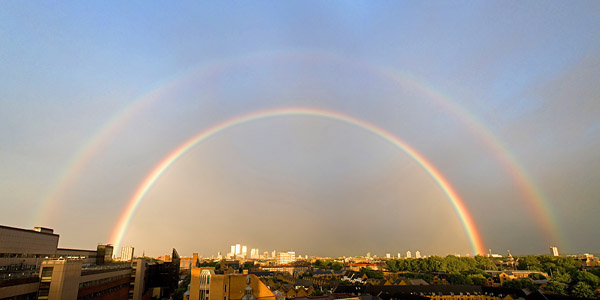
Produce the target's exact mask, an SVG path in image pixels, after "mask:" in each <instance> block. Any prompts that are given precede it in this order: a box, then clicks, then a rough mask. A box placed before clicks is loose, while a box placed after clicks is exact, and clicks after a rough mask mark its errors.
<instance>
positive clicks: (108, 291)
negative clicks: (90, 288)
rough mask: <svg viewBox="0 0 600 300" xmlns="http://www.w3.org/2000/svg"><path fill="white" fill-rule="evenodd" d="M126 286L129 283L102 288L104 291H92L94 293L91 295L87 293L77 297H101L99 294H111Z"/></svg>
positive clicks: (85, 298) (83, 299)
mask: <svg viewBox="0 0 600 300" xmlns="http://www.w3.org/2000/svg"><path fill="white" fill-rule="evenodd" d="M126 287H127V284H122V285H119V286H115V287H111V288H110V289H106V290H102V291H99V292H95V293H92V294H89V295H85V296H83V297H79V298H77V300H88V299H94V298H96V297H99V296H102V295H106V294H110V293H112V292H115V291H117V290H120V289H123V288H126Z"/></svg>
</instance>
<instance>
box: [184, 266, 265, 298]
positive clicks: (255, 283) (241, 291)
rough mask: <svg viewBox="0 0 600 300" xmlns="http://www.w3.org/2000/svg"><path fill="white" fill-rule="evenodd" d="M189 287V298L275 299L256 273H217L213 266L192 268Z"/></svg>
mask: <svg viewBox="0 0 600 300" xmlns="http://www.w3.org/2000/svg"><path fill="white" fill-rule="evenodd" d="M189 288H190V290H189V295H190V296H189V300H240V299H241V300H255V299H260V300H275V295H274V294H273V292H271V290H269V288H268V287H267V286H266V285H265V284H264V283H262V282H261V281H260V280H259V279H258V277H256V276H255V275H253V274H226V275H216V274H214V270H213V269H212V268H192V278H191V281H190V287H189Z"/></svg>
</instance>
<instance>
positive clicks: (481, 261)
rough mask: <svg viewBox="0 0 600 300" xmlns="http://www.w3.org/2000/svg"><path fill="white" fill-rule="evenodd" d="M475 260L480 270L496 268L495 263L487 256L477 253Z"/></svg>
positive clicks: (493, 269)
mask: <svg viewBox="0 0 600 300" xmlns="http://www.w3.org/2000/svg"><path fill="white" fill-rule="evenodd" d="M475 262H476V264H477V268H479V269H481V270H491V271H496V270H498V267H497V266H496V264H494V262H493V261H492V260H491V259H490V258H489V257H486V256H481V255H477V256H475Z"/></svg>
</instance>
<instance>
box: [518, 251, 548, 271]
mask: <svg viewBox="0 0 600 300" xmlns="http://www.w3.org/2000/svg"><path fill="white" fill-rule="evenodd" d="M519 270H532V271H542V270H543V268H542V263H541V262H540V261H539V259H538V258H537V257H536V256H533V255H527V256H522V257H519Z"/></svg>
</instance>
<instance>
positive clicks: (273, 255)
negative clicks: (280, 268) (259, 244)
mask: <svg viewBox="0 0 600 300" xmlns="http://www.w3.org/2000/svg"><path fill="white" fill-rule="evenodd" d="M276 253H277V251H275V250H273V252H271V258H275V255H276Z"/></svg>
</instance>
